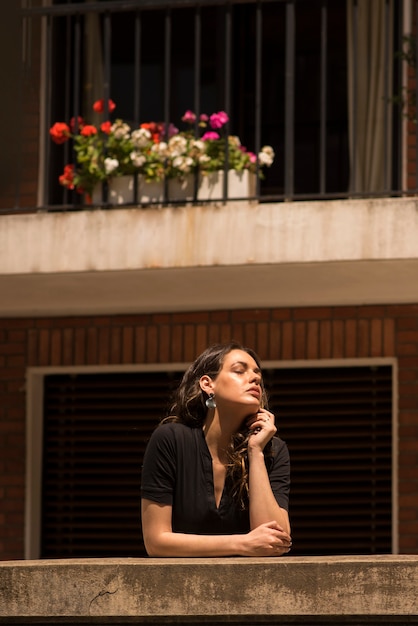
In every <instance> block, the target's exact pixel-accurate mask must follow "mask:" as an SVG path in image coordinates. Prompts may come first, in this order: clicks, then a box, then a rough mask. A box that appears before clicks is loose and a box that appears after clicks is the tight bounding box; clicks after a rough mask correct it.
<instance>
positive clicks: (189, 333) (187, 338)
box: [183, 324, 227, 361]
mask: <svg viewBox="0 0 418 626" xmlns="http://www.w3.org/2000/svg"><path fill="white" fill-rule="evenodd" d="M195 328H196V327H195V325H194V324H186V325H185V327H184V348H183V350H184V358H185V359H186V361H194V359H195V358H196V357H197V356H198V354H197V352H196V337H195ZM223 341H227V339H224V340H223Z"/></svg>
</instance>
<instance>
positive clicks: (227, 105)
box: [223, 2, 232, 201]
mask: <svg viewBox="0 0 418 626" xmlns="http://www.w3.org/2000/svg"><path fill="white" fill-rule="evenodd" d="M231 60H232V5H231V3H230V2H227V3H226V4H225V81H224V92H225V93H224V110H225V111H227V113H228V115H229V114H230V113H231V76H232V72H231ZM229 126H230V125H229V122H227V123H226V124H225V135H226V138H225V169H224V180H223V199H224V201H225V200H226V199H227V198H228V164H229V141H228V136H229Z"/></svg>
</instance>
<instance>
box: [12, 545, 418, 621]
mask: <svg viewBox="0 0 418 626" xmlns="http://www.w3.org/2000/svg"><path fill="white" fill-rule="evenodd" d="M417 589H418V556H396V557H395V556H374V557H371V556H358V557H344V556H341V557H310V558H303V557H294V558H292V557H284V558H278V559H265V558H264V559H263V558H259V559H257V558H254V559H245V558H227V559H197V558H196V559H85V560H77V559H73V560H56V561H9V562H3V563H0V624H21V625H22V624H40V623H41V624H62V623H65V624H85V623H88V624H118V625H122V624H132V623H135V624H144V623H153V624H169V623H173V624H189V625H190V624H202V623H209V624H218V625H221V624H231V623H232V624H252V625H256V624H281V625H282V626H283V625H285V626H287V625H290V624H305V625H306V624H308V625H310V624H316V625H325V624H327V625H330V624H332V625H336V624H351V625H357V626H359V625H360V624H386V625H387V624H403V625H404V624H418V596H417Z"/></svg>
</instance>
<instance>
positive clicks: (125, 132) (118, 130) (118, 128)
mask: <svg viewBox="0 0 418 626" xmlns="http://www.w3.org/2000/svg"><path fill="white" fill-rule="evenodd" d="M110 132H111V133H113V134H114V136H115V137H116V139H129V134H130V132H131V127H130V126H129V124H125V122H122V120H116V122H115V123H114V124H112V126H111V127H110Z"/></svg>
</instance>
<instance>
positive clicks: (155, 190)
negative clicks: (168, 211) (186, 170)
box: [138, 175, 164, 204]
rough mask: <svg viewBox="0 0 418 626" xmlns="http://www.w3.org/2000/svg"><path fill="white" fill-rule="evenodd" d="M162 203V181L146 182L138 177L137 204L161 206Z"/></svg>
mask: <svg viewBox="0 0 418 626" xmlns="http://www.w3.org/2000/svg"><path fill="white" fill-rule="evenodd" d="M163 201H164V181H163V180H160V181H156V180H152V181H146V180H144V177H143V176H141V175H139V176H138V202H144V203H153V204H161V203H162V202H163Z"/></svg>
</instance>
